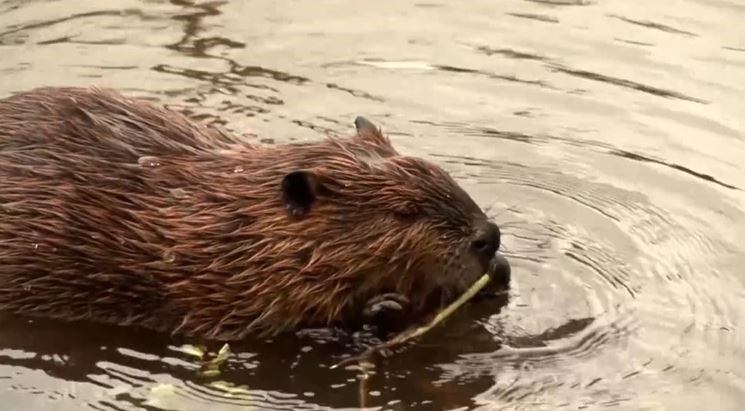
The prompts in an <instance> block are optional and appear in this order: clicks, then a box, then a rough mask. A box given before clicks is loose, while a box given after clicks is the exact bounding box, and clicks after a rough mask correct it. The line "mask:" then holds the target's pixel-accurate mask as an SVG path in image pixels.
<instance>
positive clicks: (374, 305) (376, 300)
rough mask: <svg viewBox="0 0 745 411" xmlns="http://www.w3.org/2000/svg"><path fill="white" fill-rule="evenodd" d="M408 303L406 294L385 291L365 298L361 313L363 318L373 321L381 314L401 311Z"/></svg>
mask: <svg viewBox="0 0 745 411" xmlns="http://www.w3.org/2000/svg"><path fill="white" fill-rule="evenodd" d="M408 305H409V299H408V298H406V296H404V295H401V294H396V293H386V294H381V295H377V296H375V297H373V298H371V299H369V300H367V304H366V305H365V310H364V311H363V314H364V316H365V319H367V320H368V321H373V322H374V320H375V319H376V318H379V317H380V316H381V315H387V314H389V313H390V314H395V313H402V312H403V311H405V310H406V308H407V307H408Z"/></svg>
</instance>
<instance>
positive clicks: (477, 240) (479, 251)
mask: <svg viewBox="0 0 745 411" xmlns="http://www.w3.org/2000/svg"><path fill="white" fill-rule="evenodd" d="M500 238H501V233H500V232H499V227H497V225H496V224H494V223H492V222H491V221H483V222H482V223H480V224H479V226H477V227H476V230H475V233H474V236H473V240H472V241H471V249H472V250H473V252H474V253H476V256H477V257H478V259H479V263H480V264H481V267H482V268H483V270H484V272H486V271H487V270H488V269H489V263H490V262H491V260H492V258H494V255H495V254H496V253H497V250H499V242H500Z"/></svg>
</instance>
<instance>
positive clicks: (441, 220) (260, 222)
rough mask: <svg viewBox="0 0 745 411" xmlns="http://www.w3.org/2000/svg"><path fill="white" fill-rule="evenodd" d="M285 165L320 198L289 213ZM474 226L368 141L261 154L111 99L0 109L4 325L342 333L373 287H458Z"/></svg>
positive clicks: (472, 269)
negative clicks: (45, 321) (283, 188)
mask: <svg viewBox="0 0 745 411" xmlns="http://www.w3.org/2000/svg"><path fill="white" fill-rule="evenodd" d="M297 170H309V171H311V172H312V173H313V174H314V175H315V176H316V177H317V181H318V182H319V184H320V186H319V187H320V188H319V197H318V201H317V202H316V203H315V204H314V205H313V206H312V207H311V208H310V210H309V211H308V212H307V214H305V215H299V216H294V215H291V213H288V209H287V207H286V204H284V203H283V200H282V196H281V193H280V184H281V181H282V178H283V177H284V176H285V175H286V174H287V173H289V172H293V171H297ZM482 217H484V216H483V213H481V211H480V210H479V209H478V207H477V206H476V205H475V204H474V203H473V201H472V200H471V199H470V197H468V195H467V194H466V193H465V192H463V190H462V189H461V188H460V187H458V185H457V184H456V183H455V182H454V181H453V180H452V179H451V178H450V177H449V176H448V175H447V174H446V173H445V172H444V171H442V170H441V169H440V168H439V167H437V166H435V165H433V164H431V163H428V162H426V161H423V160H421V159H417V158H413V157H407V156H402V155H399V154H398V153H397V152H396V151H395V150H394V148H393V147H392V146H391V144H390V142H389V141H388V139H387V138H385V137H383V136H382V135H381V134H380V133H379V132H370V131H369V130H368V131H367V132H361V133H357V134H356V135H354V136H352V137H350V138H345V139H326V140H323V141H319V142H313V143H303V144H290V145H279V146H270V147H265V146H255V145H250V144H248V143H246V142H245V141H243V140H241V139H240V138H238V137H235V136H231V135H229V134H227V133H225V132H222V131H220V130H217V129H213V128H208V127H206V126H203V125H199V124H197V123H195V122H192V121H190V120H189V119H187V118H186V117H184V116H182V115H181V114H178V113H176V112H173V111H170V110H167V109H164V108H159V107H155V106H153V105H151V104H149V103H146V102H143V101H138V100H133V99H129V98H125V97H123V96H121V95H119V94H117V93H115V92H113V91H107V90H100V89H83V88H46V89H38V90H34V91H31V92H26V93H20V94H17V95H14V96H12V97H9V98H6V99H3V100H0V309H1V310H4V311H8V312H13V313H20V314H25V315H31V316H44V317H53V318H61V319H66V320H74V319H87V320H94V321H100V322H108V323H116V324H123V325H127V324H137V325H140V326H144V327H147V328H151V329H156V330H161V331H167V332H174V333H182V334H186V335H192V336H202V337H208V338H215V339H223V340H230V339H238V338H243V337H245V336H247V335H249V334H256V335H269V334H276V333H279V332H283V331H288V330H293V329H296V328H297V327H301V326H327V325H334V324H343V323H345V322H348V321H351V320H352V319H353V318H356V316H357V315H358V314H359V312H360V310H361V309H362V305H363V304H364V301H365V300H366V299H368V298H370V297H372V296H375V295H376V294H380V293H383V292H398V293H400V294H403V295H405V296H407V297H409V298H410V299H411V301H412V304H413V306H414V307H419V308H422V307H424V306H425V305H426V302H427V301H428V300H431V299H432V297H433V296H434V297H436V298H435V299H439V298H440V297H441V296H445V297H450V296H452V295H454V294H458V293H459V292H460V291H462V290H463V288H464V287H466V286H468V285H469V284H470V283H471V282H472V281H473V279H474V278H476V277H478V275H479V274H480V273H481V272H483V270H481V268H480V267H478V265H477V264H476V262H475V260H474V259H473V258H472V257H471V256H469V253H468V252H467V251H466V249H467V247H468V245H469V236H470V235H471V234H472V231H473V224H472V221H474V218H482ZM484 218H485V217H484ZM422 309H423V308H422Z"/></svg>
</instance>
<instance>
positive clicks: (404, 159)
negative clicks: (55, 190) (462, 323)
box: [279, 117, 509, 308]
mask: <svg viewBox="0 0 745 411" xmlns="http://www.w3.org/2000/svg"><path fill="white" fill-rule="evenodd" d="M355 125H356V128H357V135H356V136H354V137H353V138H350V139H345V140H340V139H335V140H330V141H329V142H326V143H324V144H309V145H307V146H306V147H305V148H304V149H303V150H298V149H297V148H295V149H294V150H292V151H288V154H287V155H288V156H294V158H293V159H291V160H290V159H288V158H282V159H280V161H281V163H282V164H283V166H285V167H286V166H288V165H294V166H296V167H297V168H296V169H290V170H287V173H286V174H285V176H284V178H283V180H282V182H281V186H280V187H279V188H280V190H281V201H282V202H283V205H284V206H285V208H286V210H287V215H286V217H287V218H288V219H290V220H292V221H293V223H292V224H291V225H292V226H293V227H294V228H293V231H294V234H295V235H297V236H300V237H301V238H303V239H304V240H302V241H298V242H295V244H296V245H297V246H298V247H299V248H298V249H297V250H295V256H296V257H297V258H298V259H300V260H301V261H302V264H303V267H304V268H303V270H305V271H306V272H307V273H314V274H313V275H318V274H317V273H318V272H323V273H324V274H323V275H324V276H329V277H331V278H336V279H338V280H339V285H338V287H347V286H349V287H352V288H353V289H354V292H355V293H356V295H357V296H358V297H359V298H364V297H370V296H371V295H374V294H377V293H381V292H395V293H399V294H402V295H405V296H407V297H408V298H409V299H410V301H411V302H412V306H413V307H418V308H423V307H424V306H428V305H431V303H435V304H443V303H446V302H448V301H450V300H452V299H453V298H454V297H457V296H458V295H459V294H461V293H462V292H463V291H464V290H465V289H467V288H468V287H469V286H470V285H471V284H473V282H474V281H475V280H476V279H478V278H479V277H480V276H482V275H483V274H485V273H489V274H491V275H492V276H493V278H494V279H495V280H496V281H495V283H497V284H500V285H501V286H502V287H506V285H507V284H508V282H509V266H508V265H507V264H505V260H504V259H500V257H497V250H498V249H499V246H500V231H499V228H498V226H497V225H496V224H495V223H493V222H492V221H490V220H489V218H488V217H487V216H486V215H485V214H484V212H483V211H482V210H481V209H480V208H479V206H478V205H477V204H476V203H475V202H474V201H473V199H471V197H470V196H469V195H468V194H467V193H466V192H465V191H464V190H463V189H462V188H461V187H460V186H459V185H458V184H457V183H456V182H455V181H454V180H453V179H452V178H451V177H450V176H449V175H448V173H446V172H445V171H444V170H443V169H441V168H440V167H439V166H437V165H435V164H433V163H430V162H428V161H425V160H422V159H420V158H415V157H409V156H404V155H400V154H399V153H398V152H396V150H395V149H394V148H393V147H392V145H391V143H390V141H389V140H388V139H387V138H386V137H384V136H383V135H382V133H381V131H380V130H379V129H378V128H376V127H375V126H374V125H373V124H372V123H370V122H369V121H368V120H366V119H365V118H362V117H358V118H357V119H356V121H355Z"/></svg>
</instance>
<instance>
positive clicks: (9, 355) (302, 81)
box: [0, 0, 745, 410]
mask: <svg viewBox="0 0 745 411" xmlns="http://www.w3.org/2000/svg"><path fill="white" fill-rule="evenodd" d="M743 21H745V5H743V4H741V3H740V2H738V1H736V0H675V1H663V0H656V1H648V2H629V1H623V0H604V1H585V0H506V1H481V0H475V1H469V2H444V1H423V2H418V3H415V2H400V1H392V0H391V1H375V2H364V3H363V2H348V1H313V2H311V1H298V0H295V1H285V0H281V1H263V0H262V1H251V2H247V1H246V2H241V1H233V2H227V1H189V0H172V1H162V0H140V1H137V0H117V1H113V0H107V1H101V0H97V1H92V0H91V1H41V0H36V1H26V0H2V1H0V56H1V57H0V79H1V80H0V96H7V95H10V94H11V93H13V92H16V91H21V90H27V89H30V88H34V87H39V86H50V85H90V84H96V85H101V86H108V87H115V88H118V89H121V90H123V91H124V92H126V93H128V94H131V95H136V96H140V97H145V98H149V99H153V100H156V101H159V102H161V103H163V104H167V105H169V106H170V107H173V108H176V109H179V110H182V111H185V112H187V113H188V114H189V115H190V116H192V117H194V118H196V119H199V120H200V121H205V122H209V123H214V124H218V125H221V126H223V127H226V128H228V129H230V130H234V131H235V132H238V133H243V134H245V135H246V138H249V139H253V140H256V141H257V142H258V141H261V142H263V143H265V144H273V143H284V142H289V141H301V140H311V139H318V138H321V137H322V136H323V135H327V134H332V135H338V134H346V133H350V132H351V131H352V130H353V126H352V121H353V119H354V117H355V116H357V115H359V114H364V115H366V116H368V117H369V118H371V119H373V120H374V121H376V122H378V123H380V124H382V126H383V128H384V130H385V131H386V132H387V133H388V134H390V136H391V138H392V140H393V142H394V144H395V145H396V146H397V147H399V148H400V150H401V151H403V152H405V153H407V154H414V155H418V156H422V157H426V158H428V159H430V160H433V161H435V162H437V163H438V164H441V165H442V166H443V167H445V168H446V169H447V170H448V171H450V172H451V173H452V174H453V175H454V176H455V177H456V178H457V180H458V181H459V182H460V183H461V184H462V185H463V186H464V187H465V188H466V189H467V190H468V191H469V193H471V194H472V195H473V197H474V198H476V199H477V201H478V202H479V203H480V204H481V205H482V206H483V207H484V208H486V209H487V210H489V214H490V215H492V216H493V217H494V218H495V219H496V220H497V221H498V222H500V223H501V224H502V227H503V230H502V231H503V233H504V239H503V243H504V249H505V252H506V254H507V255H509V257H510V258H511V260H512V262H513V280H514V282H513V288H512V290H511V291H510V294H509V299H508V300H507V301H504V304H502V305H501V306H500V305H495V304H494V303H479V304H472V305H470V306H468V307H467V308H466V309H465V310H463V311H462V312H459V313H458V315H456V317H455V318H453V319H452V320H451V321H449V322H447V323H446V324H445V326H443V327H441V328H439V329H437V330H435V331H434V332H433V333H432V334H431V335H429V336H427V337H426V338H424V339H423V340H422V341H420V342H419V343H418V344H416V345H414V346H410V347H407V348H406V349H405V350H403V351H401V352H399V353H397V354H396V355H395V356H394V357H392V358H391V359H390V360H389V361H387V362H385V363H383V364H381V366H380V367H379V368H378V369H377V372H376V373H375V374H374V375H372V376H371V377H370V378H369V379H367V380H364V381H361V380H360V379H359V378H358V372H356V371H354V370H344V369H335V370H331V369H329V366H330V365H331V364H333V363H335V362H336V361H338V360H339V359H340V358H342V357H344V356H345V355H349V354H350V353H354V352H357V351H359V350H360V349H361V347H360V346H359V343H358V342H356V341H353V340H350V339H349V338H347V337H344V336H339V335H335V334H333V333H324V332H322V331H309V332H304V333H301V334H300V335H298V336H286V337H282V338H278V339H275V340H272V341H261V342H250V343H249V342H247V343H245V344H238V345H234V346H233V347H232V348H233V355H232V356H231V357H230V359H229V362H228V364H227V369H226V370H225V372H224V373H223V374H221V375H220V376H219V377H217V378H212V379H210V378H203V377H200V376H199V374H198V372H197V368H198V364H197V362H196V361H195V360H194V359H193V358H192V357H190V356H189V355H187V354H184V353H183V352H181V351H179V350H178V347H179V346H180V345H181V344H183V343H184V342H185V341H176V340H170V339H168V338H165V337H163V336H159V335H155V334H152V333H148V332H145V331H139V330H132V329H119V328H115V327H100V326H94V325H77V324H76V325H74V326H73V325H69V324H60V323H58V322H48V321H27V320H22V319H18V318H3V319H2V320H1V321H0V323H1V324H0V330H2V332H0V398H2V402H3V409H7V410H49V409H54V410H79V409H94V410H141V409H144V410H171V409H174V410H175V409H178V410H187V409H188V410H203V409H209V410H238V409H245V407H246V406H249V407H254V408H258V409H336V408H353V407H358V406H360V405H364V406H370V407H377V408H380V409H392V410H398V409H401V410H403V409H443V408H447V409H454V408H458V409H506V410H538V409H546V410H556V409H572V410H576V409H604V408H606V407H607V408H613V409H624V410H627V409H628V410H666V409H669V410H678V409H708V410H735V409H739V406H740V404H741V403H743V401H745V348H743V347H745V329H743V326H744V324H743V323H742V318H743V315H745V281H744V280H743V278H744V277H743V273H742V266H743V265H744V264H745V245H744V243H745V241H744V240H745V194H743V189H744V188H745V165H744V160H745V120H744V119H745V105H744V104H743V103H742V102H741V98H742V96H743V95H745V28H743V24H742V22H743ZM218 348H219V346H215V347H210V349H211V350H217V349H218Z"/></svg>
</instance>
